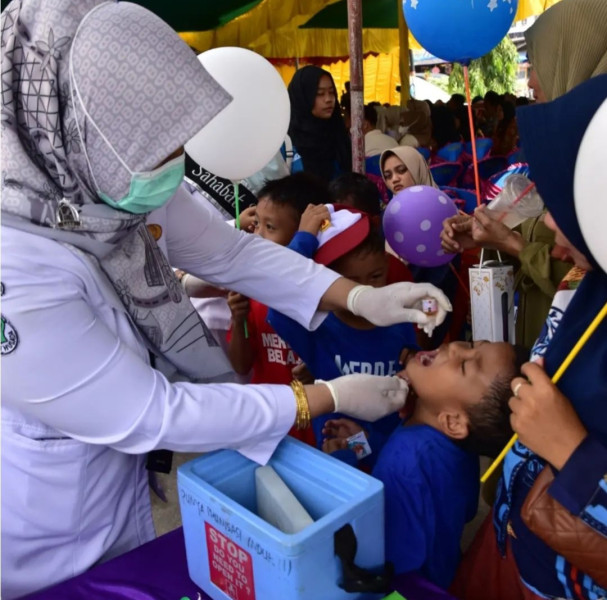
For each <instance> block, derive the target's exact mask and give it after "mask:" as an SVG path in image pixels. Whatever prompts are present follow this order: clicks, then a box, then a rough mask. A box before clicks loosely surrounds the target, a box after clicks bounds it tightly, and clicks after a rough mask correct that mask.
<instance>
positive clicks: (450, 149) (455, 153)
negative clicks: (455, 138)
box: [436, 142, 464, 162]
mask: <svg viewBox="0 0 607 600" xmlns="http://www.w3.org/2000/svg"><path fill="white" fill-rule="evenodd" d="M463 151H464V144H462V143H461V142H452V143H451V144H447V145H446V146H443V147H442V148H441V149H440V150H438V151H437V153H436V154H437V155H438V156H440V157H441V158H442V159H444V160H446V161H447V162H456V161H457V160H458V159H459V157H460V156H461V154H462V152H463Z"/></svg>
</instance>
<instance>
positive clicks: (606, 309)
mask: <svg viewBox="0 0 607 600" xmlns="http://www.w3.org/2000/svg"><path fill="white" fill-rule="evenodd" d="M605 317H607V302H605V304H604V305H603V308H602V309H601V310H600V311H599V313H598V314H597V316H596V317H594V319H593V320H592V323H590V325H588V328H587V329H586V331H585V332H584V333H583V335H582V337H581V338H580V339H579V340H578V341H577V342H576V344H575V346H574V347H573V348H572V349H571V352H569V354H568V355H567V358H565V360H564V361H563V363H562V364H561V366H560V367H559V368H558V369H557V371H556V373H555V374H554V375H553V376H552V380H551V381H552V383H554V384H555V385H556V384H557V383H558V381H559V379H560V378H561V377H562V376H563V373H564V372H565V371H566V370H567V367H568V366H569V365H570V364H571V363H572V362H573V360H574V358H575V357H576V356H577V355H578V354H579V353H580V350H581V349H582V348H583V347H584V344H585V343H586V342H587V341H588V339H589V338H590V336H591V335H592V334H593V333H594V332H595V331H596V330H597V329H598V327H599V325H600V324H601V322H602V321H603V319H604V318H605ZM517 439H518V435H517V434H516V433H515V434H514V435H513V436H512V438H511V439H510V441H509V442H508V443H507V444H506V447H505V448H504V449H503V450H502V451H501V452H500V454H499V456H498V457H497V458H496V459H495V460H494V461H493V463H492V464H491V466H490V467H489V468H488V469H487V470H486V471H485V474H484V475H483V476H482V477H481V483H485V481H487V479H489V477H491V475H492V474H493V472H494V471H495V469H497V467H499V465H500V463H501V462H502V460H504V458H505V457H506V454H508V452H510V449H511V448H512V446H514V444H515V443H516V440H517Z"/></svg>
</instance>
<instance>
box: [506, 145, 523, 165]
mask: <svg viewBox="0 0 607 600" xmlns="http://www.w3.org/2000/svg"><path fill="white" fill-rule="evenodd" d="M506 160H507V161H508V164H509V165H515V164H516V163H524V162H525V154H524V153H523V149H522V148H516V149H515V150H513V151H512V152H510V154H508V156H506Z"/></svg>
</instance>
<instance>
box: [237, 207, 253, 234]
mask: <svg viewBox="0 0 607 600" xmlns="http://www.w3.org/2000/svg"><path fill="white" fill-rule="evenodd" d="M256 210H257V209H256V207H255V206H249V208H245V209H244V210H243V211H242V212H241V213H240V229H241V230H242V231H246V232H248V233H253V231H255V219H256V217H255V213H256Z"/></svg>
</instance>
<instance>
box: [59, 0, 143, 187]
mask: <svg viewBox="0 0 607 600" xmlns="http://www.w3.org/2000/svg"><path fill="white" fill-rule="evenodd" d="M105 4H109V2H105V3H103V4H100V5H99V6H97V7H95V8H94V9H93V10H91V11H90V12H88V13H87V14H86V15H85V16H84V18H83V19H82V21H80V24H79V25H78V29H76V33H75V34H74V39H73V40H72V45H71V47H70V56H69V82H70V96H71V99H72V106H73V107H74V112H75V113H76V102H75V98H74V91H75V92H76V96H77V97H78V103H79V105H80V108H81V109H82V112H83V113H84V116H85V118H87V119H88V120H89V121H90V122H91V124H92V125H93V127H94V128H95V130H96V131H97V133H98V134H99V135H100V136H101V139H102V140H103V141H104V142H105V144H106V145H107V147H108V148H109V149H110V150H111V151H112V152H113V153H114V155H115V156H116V158H117V159H118V160H119V161H120V164H122V166H123V167H124V168H125V169H126V170H127V171H128V172H129V173H130V174H131V175H132V174H133V171H131V169H129V167H128V165H127V164H126V163H125V162H124V160H122V158H121V157H120V155H119V154H118V152H116V150H115V149H114V147H113V146H112V144H111V143H110V141H109V140H108V139H107V137H105V135H104V134H103V132H102V131H101V129H99V127H98V126H97V123H95V120H94V119H93V117H91V115H90V114H89V112H88V111H87V110H86V106H85V104H84V101H83V99H82V96H81V95H80V90H79V89H78V86H77V84H76V77H75V75H74V60H73V53H74V46H75V45H76V38H77V37H78V32H79V31H80V28H81V27H82V25H83V23H84V22H85V21H86V19H87V18H88V17H89V16H90V15H91V14H92V13H93V12H94V11H96V10H97V9H99V8H101V7H102V6H105ZM74 116H75V120H76V129H77V131H78V136H79V137H80V141H81V142H82V149H83V152H84V158H85V159H86V163H87V165H88V167H89V171H90V173H91V177H92V178H93V183H94V184H95V188H96V189H97V191H100V188H99V184H98V183H97V180H96V178H95V174H94V173H93V167H92V166H91V162H90V160H89V157H88V153H87V151H86V144H85V143H84V138H83V136H82V131H81V129H80V123H79V121H78V115H77V114H75V115H74Z"/></svg>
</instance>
